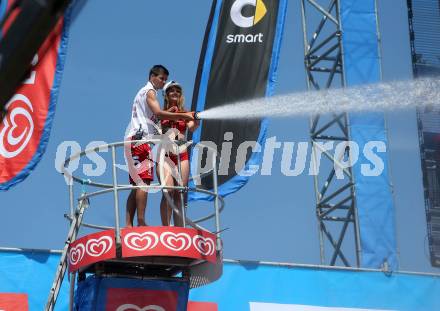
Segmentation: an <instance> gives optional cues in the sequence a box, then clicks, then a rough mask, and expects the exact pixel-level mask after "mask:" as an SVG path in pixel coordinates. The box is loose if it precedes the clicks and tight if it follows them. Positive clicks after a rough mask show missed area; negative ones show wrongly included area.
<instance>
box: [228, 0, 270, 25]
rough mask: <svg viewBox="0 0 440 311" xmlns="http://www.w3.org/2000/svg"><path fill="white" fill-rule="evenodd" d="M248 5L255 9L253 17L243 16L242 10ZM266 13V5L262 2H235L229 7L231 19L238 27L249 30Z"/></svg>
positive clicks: (249, 0) (240, 0)
mask: <svg viewBox="0 0 440 311" xmlns="http://www.w3.org/2000/svg"><path fill="white" fill-rule="evenodd" d="M248 5H251V6H253V7H255V12H254V14H253V16H248V17H247V16H243V8H244V7H245V6H248ZM266 12H267V9H266V5H265V4H264V2H263V1H262V0H236V1H235V2H234V3H233V4H232V7H231V19H232V21H233V22H234V24H235V25H237V26H238V27H242V28H249V27H252V26H254V25H255V24H257V23H258V22H259V21H261V19H262V18H263V17H264V16H265V15H266Z"/></svg>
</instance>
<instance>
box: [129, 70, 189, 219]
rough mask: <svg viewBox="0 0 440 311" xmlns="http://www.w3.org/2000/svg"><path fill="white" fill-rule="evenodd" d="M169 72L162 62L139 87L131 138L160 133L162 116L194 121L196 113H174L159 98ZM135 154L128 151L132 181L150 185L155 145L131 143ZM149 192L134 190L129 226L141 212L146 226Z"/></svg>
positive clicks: (131, 194) (131, 123)
mask: <svg viewBox="0 0 440 311" xmlns="http://www.w3.org/2000/svg"><path fill="white" fill-rule="evenodd" d="M168 75H169V72H168V70H167V69H166V68H165V67H164V66H162V65H155V66H153V67H152V68H151V70H150V74H149V79H148V83H147V84H146V85H145V86H144V87H143V88H141V89H140V90H139V92H138V93H137V94H136V97H135V98H134V101H133V108H132V113H131V121H130V126H129V132H128V135H127V137H126V139H127V140H140V139H143V138H148V137H151V136H152V135H154V134H157V130H156V125H155V124H156V123H157V122H158V119H169V120H186V121H192V120H194V113H193V112H183V113H174V112H175V111H171V110H170V111H165V110H162V109H161V107H160V104H159V101H158V99H157V91H158V90H160V89H162V88H163V86H164V85H165V82H166V81H167V79H168ZM130 151H131V154H128V156H127V160H128V162H129V163H128V167H129V172H130V176H129V179H130V184H132V185H134V186H135V185H141V184H142V183H144V184H146V185H150V183H151V181H152V180H153V165H152V161H151V147H150V146H149V145H148V144H139V143H132V144H130ZM147 196H148V191H147V190H145V189H132V190H131V192H130V194H129V196H128V199H127V208H126V226H127V227H133V220H134V215H135V213H137V224H138V226H146V225H147V224H146V223H145V209H146V206H147Z"/></svg>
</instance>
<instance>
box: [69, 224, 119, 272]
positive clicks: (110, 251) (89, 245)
mask: <svg viewBox="0 0 440 311" xmlns="http://www.w3.org/2000/svg"><path fill="white" fill-rule="evenodd" d="M115 257H116V245H115V232H114V230H106V231H102V232H98V233H93V234H89V235H86V236H84V237H82V238H80V239H78V240H76V241H75V242H73V243H72V244H71V245H70V248H69V257H68V258H69V271H71V272H72V271H76V270H78V269H79V268H81V267H83V266H87V265H90V264H92V263H95V262H99V261H103V260H106V259H111V258H115Z"/></svg>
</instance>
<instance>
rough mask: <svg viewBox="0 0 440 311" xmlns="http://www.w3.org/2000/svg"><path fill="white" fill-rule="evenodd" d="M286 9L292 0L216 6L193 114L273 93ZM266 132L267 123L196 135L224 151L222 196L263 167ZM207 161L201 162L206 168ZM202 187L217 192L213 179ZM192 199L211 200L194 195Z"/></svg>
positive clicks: (243, 0)
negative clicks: (263, 147)
mask: <svg viewBox="0 0 440 311" xmlns="http://www.w3.org/2000/svg"><path fill="white" fill-rule="evenodd" d="M286 8H287V0H217V1H214V2H213V4H212V8H211V14H210V18H209V22H208V26H207V29H206V34H205V40H204V43H203V47H202V52H201V57H200V60H199V69H198V74H197V78H196V83H195V88H194V94H193V103H192V110H196V111H203V110H207V109H209V108H213V107H218V106H222V105H224V104H226V103H233V102H237V101H241V100H247V99H251V98H256V97H264V96H270V95H272V94H273V89H274V84H275V76H276V71H277V65H278V57H279V51H280V45H281V38H282V32H283V27H284V20H285V14H286ZM266 127H267V121H266V120H246V119H242V120H238V121H237V120H235V121H232V120H205V121H202V122H201V126H200V127H199V129H198V130H197V131H196V132H195V133H194V135H193V142H194V144H197V143H199V142H209V143H208V144H209V145H210V146H214V148H215V149H217V151H218V153H219V154H222V149H223V148H224V149H225V150H224V151H225V152H224V155H223V156H222V157H221V158H222V159H221V160H220V162H217V168H218V175H219V176H218V181H219V192H220V194H221V195H223V196H225V195H228V194H230V193H233V192H235V191H237V190H238V189H240V188H241V187H242V186H243V185H244V184H245V183H246V182H247V180H248V178H249V176H251V175H252V170H251V168H252V165H254V164H258V163H260V162H261V157H262V155H261V152H259V151H260V150H261V149H260V148H262V145H263V142H264V139H265V134H266ZM225 142H226V143H225ZM226 149H227V150H226ZM196 151H197V150H196V149H194V150H193V152H192V155H193V158H194V157H197V152H196ZM239 151H241V152H239ZM240 156H241V157H242V158H243V159H241V158H240ZM198 161H200V159H198ZM204 161H205V159H202V163H204ZM193 168H194V165H193ZM198 173H200V172H196V174H198ZM201 183H202V187H203V188H205V189H212V188H213V185H212V179H211V178H205V179H202V181H201ZM192 186H194V185H192ZM189 198H190V199H192V200H198V199H208V198H209V197H207V196H206V195H205V194H200V193H195V192H191V193H190V194H189Z"/></svg>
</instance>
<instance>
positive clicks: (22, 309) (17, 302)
mask: <svg viewBox="0 0 440 311" xmlns="http://www.w3.org/2000/svg"><path fill="white" fill-rule="evenodd" d="M28 310H29V306H28V295H27V294H9V293H0V311H28Z"/></svg>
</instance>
